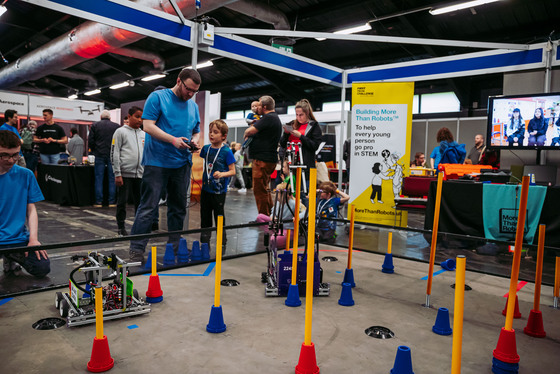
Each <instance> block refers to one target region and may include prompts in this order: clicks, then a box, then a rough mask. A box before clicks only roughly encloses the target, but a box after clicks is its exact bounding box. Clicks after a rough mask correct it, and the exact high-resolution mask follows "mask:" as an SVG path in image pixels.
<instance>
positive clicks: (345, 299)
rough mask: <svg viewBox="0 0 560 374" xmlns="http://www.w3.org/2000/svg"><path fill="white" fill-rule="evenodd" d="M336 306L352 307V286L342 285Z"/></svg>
mask: <svg viewBox="0 0 560 374" xmlns="http://www.w3.org/2000/svg"><path fill="white" fill-rule="evenodd" d="M338 304H339V305H342V306H352V305H354V299H353V298H352V285H351V284H350V283H342V292H341V293H340V299H338Z"/></svg>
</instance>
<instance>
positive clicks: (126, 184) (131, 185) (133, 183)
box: [116, 178, 142, 229]
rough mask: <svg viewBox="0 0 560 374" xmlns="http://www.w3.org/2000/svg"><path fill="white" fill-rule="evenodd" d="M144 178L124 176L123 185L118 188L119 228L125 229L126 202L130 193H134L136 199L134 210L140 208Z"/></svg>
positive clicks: (134, 199)
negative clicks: (141, 187)
mask: <svg viewBox="0 0 560 374" xmlns="http://www.w3.org/2000/svg"><path fill="white" fill-rule="evenodd" d="M141 185H142V179H140V178H123V185H122V187H119V188H118V194H117V216H116V217H117V226H118V227H119V229H124V220H125V219H126V203H127V200H128V195H129V194H132V200H133V201H134V212H135V213H136V210H138V205H139V204H140V186H141Z"/></svg>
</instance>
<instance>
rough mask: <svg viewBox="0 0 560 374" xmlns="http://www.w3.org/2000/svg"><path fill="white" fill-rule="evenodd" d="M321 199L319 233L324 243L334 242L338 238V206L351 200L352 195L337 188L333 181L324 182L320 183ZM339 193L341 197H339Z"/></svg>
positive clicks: (318, 208)
mask: <svg viewBox="0 0 560 374" xmlns="http://www.w3.org/2000/svg"><path fill="white" fill-rule="evenodd" d="M319 191H320V195H319V201H318V202H317V220H318V222H317V234H319V241H320V242H322V243H334V239H335V238H336V221H332V220H331V219H335V218H336V217H337V215H338V208H339V207H340V205H341V204H344V203H346V202H347V201H348V200H350V196H348V195H347V194H345V193H344V192H342V191H339V190H337V189H336V186H335V184H334V183H333V182H331V181H328V182H322V183H321V184H320V185H319ZM337 194H338V195H340V197H337Z"/></svg>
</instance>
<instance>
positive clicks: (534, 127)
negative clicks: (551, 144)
mask: <svg viewBox="0 0 560 374" xmlns="http://www.w3.org/2000/svg"><path fill="white" fill-rule="evenodd" d="M546 130H547V121H546V118H544V112H543V110H542V108H537V109H535V115H534V116H533V118H532V119H531V120H530V121H529V124H528V125H527V132H528V133H529V142H528V145H529V146H533V145H539V146H541V145H544V142H545V141H546Z"/></svg>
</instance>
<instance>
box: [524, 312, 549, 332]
mask: <svg viewBox="0 0 560 374" xmlns="http://www.w3.org/2000/svg"><path fill="white" fill-rule="evenodd" d="M523 332H524V333H525V334H527V335H529V336H533V337H535V338H544V337H545V336H546V332H545V331H544V326H543V319H542V313H541V311H540V310H534V309H531V312H530V313H529V320H528V321H527V326H525V328H524V329H523Z"/></svg>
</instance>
